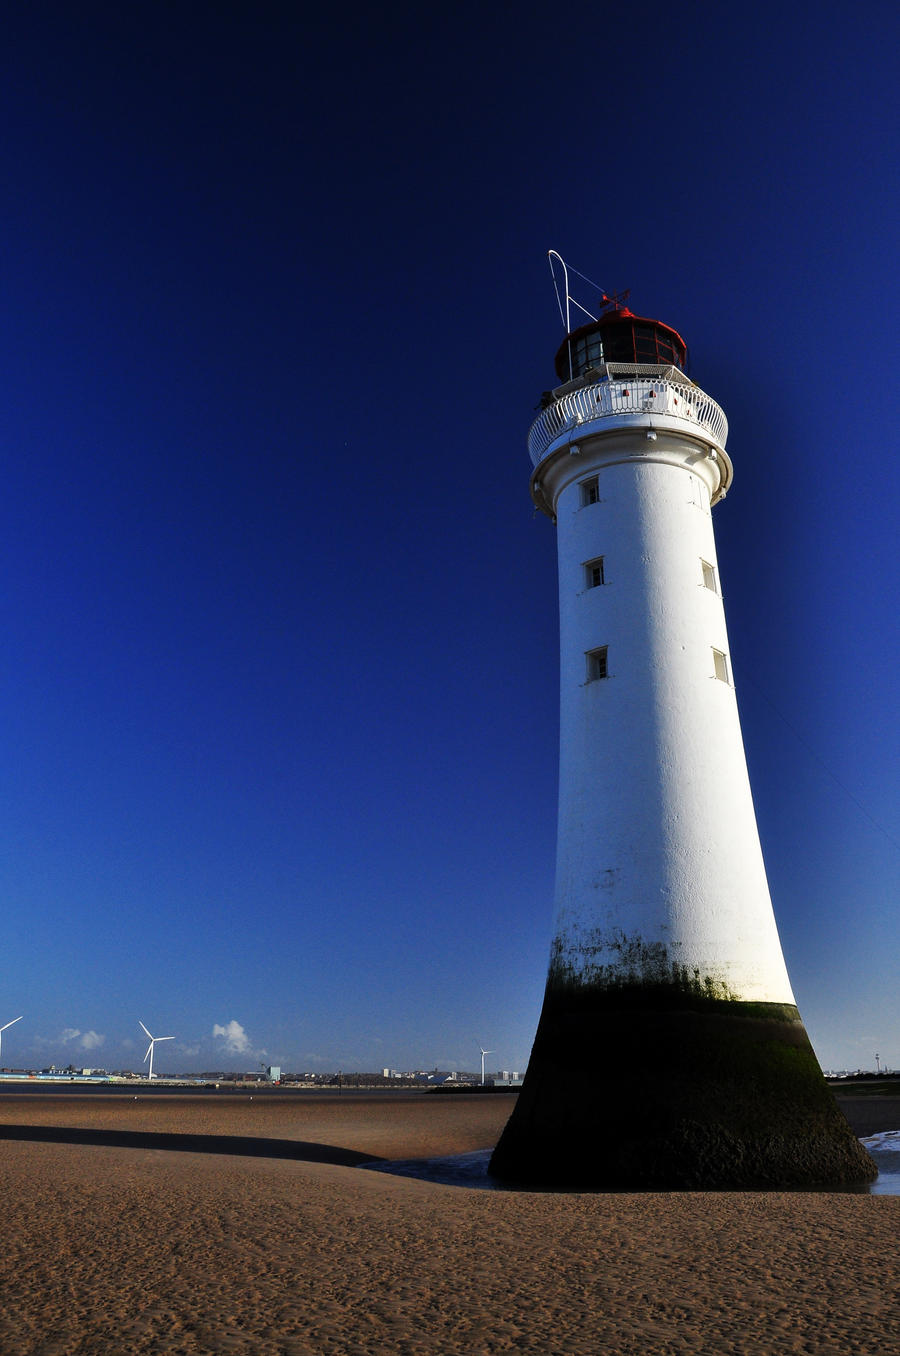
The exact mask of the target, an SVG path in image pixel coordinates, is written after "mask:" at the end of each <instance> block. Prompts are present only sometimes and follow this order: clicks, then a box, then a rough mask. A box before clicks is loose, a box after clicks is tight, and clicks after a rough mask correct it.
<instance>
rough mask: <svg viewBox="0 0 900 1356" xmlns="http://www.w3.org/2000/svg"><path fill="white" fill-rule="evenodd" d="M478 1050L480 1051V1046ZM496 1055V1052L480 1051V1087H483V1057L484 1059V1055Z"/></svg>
mask: <svg viewBox="0 0 900 1356" xmlns="http://www.w3.org/2000/svg"><path fill="white" fill-rule="evenodd" d="M478 1049H479V1050H481V1046H480V1045H479V1047H478ZM496 1053H497V1052H496V1051H495V1050H481V1086H482V1087H484V1057H485V1055H494V1054H496Z"/></svg>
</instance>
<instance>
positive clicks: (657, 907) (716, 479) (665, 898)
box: [533, 414, 794, 1003]
mask: <svg viewBox="0 0 900 1356" xmlns="http://www.w3.org/2000/svg"><path fill="white" fill-rule="evenodd" d="M651 432H652V433H655V437H654V438H648V436H647V435H648V433H651ZM576 437H577V448H578V451H577V453H574V454H573V453H572V452H570V450H569V446H568V445H567V444H566V445H562V446H560V447H559V448H558V449H557V450H555V451H553V452H551V453H550V454H549V455H547V456H546V457H545V458H544V459H543V460H542V461H541V463H540V465H539V466H538V468H537V470H536V471H535V476H534V480H535V482H537V485H536V486H534V485H533V493H534V497H535V502H536V503H538V504H539V506H541V507H544V508H545V509H546V508H550V509H551V510H552V512H553V514H554V515H555V517H556V521H557V531H558V539H559V598H560V649H561V674H560V680H561V694H560V695H561V731H560V791H559V836H558V852H557V884H556V922H555V942H554V954H555V956H556V957H557V959H558V961H559V962H561V964H562V966H563V967H564V969H565V972H566V974H567V975H568V977H569V978H574V979H575V980H576V982H580V983H590V982H592V980H599V981H600V982H601V983H602V982H608V981H609V980H613V981H615V979H616V978H625V977H630V978H636V979H640V978H643V979H652V978H653V977H654V973H655V972H654V966H655V964H656V962H657V960H658V959H659V958H660V957H664V959H665V962H666V963H667V964H668V965H678V966H679V967H685V968H686V970H687V971H688V973H689V974H693V973H694V972H697V973H698V975H699V977H700V979H701V981H703V980H706V979H707V978H709V979H710V980H712V981H713V982H714V983H716V984H724V985H726V986H727V989H728V991H729V992H730V993H731V994H733V995H734V996H735V997H737V998H740V999H743V1000H747V1001H764V1002H778V1003H793V1002H794V997H793V994H792V992H791V987H790V982H789V980H788V976H787V971H786V969H785V964H784V959H783V956H782V952H781V945H780V942H779V939H778V933H777V929H776V926H775V919H774V915H773V912H772V905H771V900H770V897H769V890H768V885H767V882H766V873H765V867H764V864H763V858H762V852H761V850H760V844H759V834H758V830H757V826H756V817H755V814H754V810H753V802H752V798H751V793H750V785H749V780H748V777H747V766H746V760H745V756H744V748H743V740H742V736H741V728H740V722H739V718H738V710H737V703H736V700H735V693H734V688H733V686H732V685H731V683H730V682H729V683H725V682H722V681H721V680H719V679H717V678H716V676H715V670H714V660H713V649H717V650H719V651H721V652H722V653H724V654H725V655H729V646H728V636H727V632H726V627H725V614H724V610H723V605H722V599H721V597H720V595H719V593H717V592H713V591H712V590H710V589H709V588H707V587H706V586H705V585H704V582H703V572H702V562H703V561H707V562H708V563H709V564H712V565H714V566H717V561H716V548H715V540H714V537H713V527H712V516H711V511H710V505H711V502H714V501H715V499H717V498H718V497H720V495H721V492H722V490H723V488H724V484H725V483H726V482H727V481H728V480H730V477H731V465H730V463H729V462H728V459H727V457H726V456H725V453H724V448H722V447H721V446H719V447H712V446H711V445H710V442H709V436H708V434H705V435H704V434H702V433H701V432H700V431H699V430H690V429H689V428H688V429H686V430H685V431H684V432H682V431H681V428H679V429H678V431H676V430H675V429H674V428H673V427H671V426H670V427H668V428H666V427H662V426H661V425H660V421H659V420H658V419H656V420H654V419H653V418H652V416H651V415H649V414H648V415H647V416H646V417H644V418H641V417H636V416H635V415H630V416H629V418H628V420H627V423H626V422H625V421H619V420H615V419H613V420H609V419H607V420H606V421H602V422H597V423H594V424H593V425H591V426H590V427H589V428H586V429H579V430H578V431H577V434H575V433H573V434H572V435H570V442H571V441H575V439H576ZM592 476H597V477H598V489H599V495H600V502H599V503H596V504H588V505H583V504H582V490H581V485H582V482H584V481H585V480H588V479H590V478H591V477H592ZM598 556H602V557H603V561H604V570H605V581H606V582H605V583H604V584H602V585H600V586H598V587H594V588H591V587H588V586H587V584H586V580H585V571H584V565H585V562H587V561H590V560H593V559H594V558H596V557H598ZM604 645H605V646H607V647H608V666H609V676H608V677H607V678H603V679H596V680H594V681H588V677H587V660H586V657H585V656H586V652H587V651H590V650H593V649H595V648H597V647H599V646H604ZM729 675H731V669H730V655H729Z"/></svg>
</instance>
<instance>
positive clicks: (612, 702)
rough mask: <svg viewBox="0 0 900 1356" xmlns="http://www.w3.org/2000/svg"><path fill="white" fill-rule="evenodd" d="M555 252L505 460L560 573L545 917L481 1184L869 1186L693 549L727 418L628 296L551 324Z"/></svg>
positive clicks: (680, 353)
mask: <svg viewBox="0 0 900 1356" xmlns="http://www.w3.org/2000/svg"><path fill="white" fill-rule="evenodd" d="M554 257H555V259H556V261H557V269H560V268H561V269H562V272H563V277H564V280H565V298H566V305H565V311H564V312H563V320H564V324H565V329H566V336H565V339H564V341H563V343H562V346H561V347H560V349H559V351H558V353H557V354H556V385H555V387H554V389H553V390H552V391H548V392H546V393H545V395H544V398H543V401H542V406H543V408H542V410H541V413H540V414H539V416H538V417H537V419H536V420H535V422H534V424H533V425H532V428H531V431H530V434H529V438H528V447H529V452H530V456H531V461H532V465H533V472H532V476H531V495H532V498H533V500H534V503H535V505H536V506H537V508H538V509H539V510H541V512H542V513H544V514H545V515H546V516H547V518H549V519H550V520H551V522H553V523H554V524H555V527H556V536H557V543H558V558H559V617H560V759H559V813H558V838H557V858H556V898H555V918H554V927H553V939H552V944H551V952H550V964H549V970H548V975H547V984H546V990H545V994H544V1003H543V1009H542V1012H541V1017H540V1022H539V1025H538V1030H537V1035H536V1037H535V1041H534V1048H533V1051H532V1055H531V1059H530V1062H529V1065H528V1072H527V1074H526V1077H525V1082H524V1086H523V1088H522V1091H521V1093H520V1094H519V1097H518V1099H517V1105H516V1108H515V1110H514V1111H513V1114H512V1116H511V1118H510V1121H509V1123H508V1125H507V1127H506V1129H505V1130H504V1133H503V1135H502V1137H501V1139H500V1142H499V1144H498V1145H497V1148H496V1149H495V1151H494V1154H493V1157H492V1160H491V1172H492V1173H493V1174H494V1175H496V1176H499V1177H501V1178H505V1179H507V1180H510V1181H512V1182H520V1183H523V1184H534V1185H543V1186H558V1187H563V1188H573V1189H588V1190H590V1189H594V1190H605V1189H613V1190H614V1189H626V1190H628V1189H653V1188H659V1189H679V1188H683V1189H690V1188H711V1189H728V1188H739V1187H792V1186H793V1187H801V1186H810V1187H812V1186H827V1185H842V1184H843V1185H847V1184H851V1183H857V1182H865V1181H868V1180H871V1179H872V1178H873V1177H874V1176H875V1168H874V1165H873V1164H872V1162H871V1160H870V1159H869V1157H868V1155H867V1154H866V1152H865V1150H864V1149H863V1148H862V1146H861V1145H860V1144H859V1141H858V1140H857V1139H856V1138H855V1136H854V1135H853V1132H852V1131H851V1129H850V1127H849V1125H848V1124H847V1122H846V1120H845V1119H844V1117H843V1115H842V1114H841V1112H840V1111H839V1110H838V1108H837V1105H836V1103H835V1101H834V1098H833V1096H832V1094H831V1092H830V1090H829V1089H828V1087H827V1085H826V1083H825V1081H824V1078H823V1077H822V1073H821V1071H820V1069H819V1066H818V1063H817V1061H816V1057H815V1054H814V1052H813V1050H812V1047H811V1045H810V1042H809V1038H808V1037H807V1034H806V1031H805V1029H804V1026H803V1023H802V1020H801V1018H800V1014H799V1013H798V1010H797V1006H796V1003H795V999H794V995H793V993H792V991H791V985H790V980H789V978H788V974H787V969H786V967H785V962H784V958H783V955H782V950H781V944H780V941H779V938H778V932H777V928H776V923H775V917H774V913H773V909H772V903H771V900H770V896H769V889H768V884H767V880H766V872H765V866H764V863H763V856H762V851H761V847H760V841H759V833H758V830H757V825H756V817H755V814H754V809H753V801H752V797H751V792H750V784H749V779H748V775H747V766H746V759H745V756H744V748H743V740H742V736H741V728H740V721H739V717H738V708H737V701H736V696H735V683H736V676H735V673H734V669H733V665H732V659H731V653H730V649H729V643H728V633H727V629H726V624H725V611H724V606H723V583H722V578H721V575H720V571H719V565H718V560H717V557H716V545H715V537H714V534H713V509H714V507H715V505H716V504H717V503H719V502H720V501H721V500H722V499H723V498H724V497H725V494H726V493H727V492H728V490H729V489H730V487H731V481H732V473H733V472H732V464H731V460H730V458H729V456H728V453H727V452H726V439H727V434H728V426H727V421H726V418H725V415H724V413H723V411H722V410H721V408H720V407H719V406H718V405H717V404H716V402H715V401H714V400H713V399H711V397H710V396H708V395H707V394H705V392H704V391H703V390H701V389H700V387H699V386H697V385H696V384H695V383H694V382H693V381H692V380H691V379H690V378H689V377H688V376H687V374H686V358H687V348H686V345H685V342H684V340H683V339H682V337H681V335H680V334H679V333H678V332H677V330H675V329H673V328H672V327H671V326H669V325H667V324H664V323H663V322H661V321H659V320H651V319H647V318H644V317H641V316H638V315H635V314H633V312H632V311H631V310H630V309H629V308H628V307H627V306H626V305H625V304H624V303H625V300H626V298H625V297H617V298H612V299H610V298H606V297H605V296H604V298H603V304H602V307H601V308H597V307H595V308H594V309H595V310H596V311H597V314H596V315H591V314H589V313H588V312H585V314H586V315H587V316H588V319H587V322H586V323H584V324H581V325H578V326H577V327H575V328H573V327H572V325H571V314H570V305H569V303H570V301H571V300H572V298H571V297H570V294H569V286H568V275H567V273H566V271H565V265H564V264H563V263H562V260H561V259H560V258H559V256H558V255H555V254H554V252H551V267H552V266H553V265H552V261H553V258H554ZM583 309H584V308H582V310H583ZM561 310H562V307H561Z"/></svg>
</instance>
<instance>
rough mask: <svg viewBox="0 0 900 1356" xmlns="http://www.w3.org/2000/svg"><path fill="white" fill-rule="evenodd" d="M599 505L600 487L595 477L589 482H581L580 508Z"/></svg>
mask: <svg viewBox="0 0 900 1356" xmlns="http://www.w3.org/2000/svg"><path fill="white" fill-rule="evenodd" d="M599 503H600V486H599V483H598V481H597V477H596V476H594V477H593V478H592V479H591V480H583V481H582V482H581V506H582V508H585V507H586V506H587V505H588V504H599Z"/></svg>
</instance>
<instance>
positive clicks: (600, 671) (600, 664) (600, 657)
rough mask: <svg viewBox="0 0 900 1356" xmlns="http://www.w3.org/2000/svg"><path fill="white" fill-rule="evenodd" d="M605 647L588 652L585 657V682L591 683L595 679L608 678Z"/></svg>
mask: <svg viewBox="0 0 900 1356" xmlns="http://www.w3.org/2000/svg"><path fill="white" fill-rule="evenodd" d="M606 650H607V647H606V646H605V645H601V646H600V648H599V649H597V650H588V652H587V654H586V655H585V659H586V660H587V680H588V682H589V683H593V682H594V681H595V680H596V679H597V678H608V677H609V668H608V666H607V663H606Z"/></svg>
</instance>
